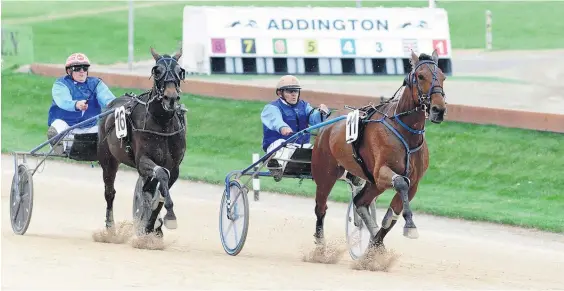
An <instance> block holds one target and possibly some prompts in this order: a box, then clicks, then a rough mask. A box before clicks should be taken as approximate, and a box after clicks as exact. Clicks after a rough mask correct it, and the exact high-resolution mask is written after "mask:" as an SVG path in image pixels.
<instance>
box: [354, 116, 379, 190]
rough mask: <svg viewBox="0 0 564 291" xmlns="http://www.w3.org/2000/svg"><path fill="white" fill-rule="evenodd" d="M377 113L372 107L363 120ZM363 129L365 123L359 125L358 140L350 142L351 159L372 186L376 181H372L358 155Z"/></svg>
mask: <svg viewBox="0 0 564 291" xmlns="http://www.w3.org/2000/svg"><path fill="white" fill-rule="evenodd" d="M377 111H378V110H377V109H375V108H374V107H370V108H369V109H368V111H367V114H366V117H365V118H367V119H369V118H370V117H372V115H374V114H375V113H376V112H377ZM365 127H366V123H365V122H361V123H360V124H359V129H358V138H357V139H356V140H355V141H353V142H352V152H353V158H354V159H355V160H356V162H357V163H358V165H359V166H360V168H361V169H362V172H363V173H364V175H365V176H366V177H367V178H368V181H369V182H370V183H372V184H376V181H375V180H374V176H373V175H372V173H371V172H370V170H368V167H366V163H365V162H364V160H363V159H362V156H361V155H360V141H362V138H363V136H364V129H365Z"/></svg>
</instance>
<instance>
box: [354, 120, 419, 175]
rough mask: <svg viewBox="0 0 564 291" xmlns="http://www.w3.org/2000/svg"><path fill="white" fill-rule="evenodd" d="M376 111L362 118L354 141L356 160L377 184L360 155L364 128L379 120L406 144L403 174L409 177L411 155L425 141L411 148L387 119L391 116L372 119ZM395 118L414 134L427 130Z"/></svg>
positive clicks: (365, 173)
mask: <svg viewBox="0 0 564 291" xmlns="http://www.w3.org/2000/svg"><path fill="white" fill-rule="evenodd" d="M376 112H378V110H371V109H369V111H368V112H367V115H366V117H365V119H364V120H362V122H361V123H360V125H359V127H360V128H359V130H358V138H357V139H356V140H355V141H354V142H352V152H353V158H354V159H355V160H356V162H357V163H358V164H359V166H360V167H361V168H362V172H364V175H366V177H367V178H368V181H369V182H371V183H372V184H375V180H374V176H373V175H372V173H371V172H370V170H368V168H367V166H366V163H365V162H364V160H363V159H362V156H361V155H360V152H359V148H360V141H362V138H363V136H364V130H365V127H366V124H367V123H372V122H378V123H382V124H384V126H386V128H387V129H388V130H390V131H391V132H392V133H393V134H394V135H395V136H396V137H397V138H398V139H399V140H400V142H401V143H402V145H403V146H404V148H405V151H406V153H405V170H404V172H403V176H405V177H407V176H408V175H409V172H410V167H409V164H410V160H411V155H412V154H413V153H416V152H417V151H419V150H420V149H421V148H422V147H423V143H424V141H422V142H421V144H420V145H419V146H417V147H415V148H412V149H410V148H409V145H408V144H407V142H406V141H405V138H404V137H403V136H402V135H401V133H399V131H397V130H396V129H395V128H394V127H393V126H392V125H391V124H390V123H389V122H387V121H386V117H387V118H390V117H388V116H386V115H385V116H384V117H382V118H380V119H376V120H370V117H372V115H374V114H375V113H376ZM390 119H391V118H390ZM395 120H397V121H399V123H400V125H402V126H403V127H405V128H407V129H408V130H409V131H410V132H412V133H414V134H423V132H425V131H424V130H414V129H412V128H410V127H409V126H407V125H406V124H405V123H403V122H401V121H400V119H399V118H395Z"/></svg>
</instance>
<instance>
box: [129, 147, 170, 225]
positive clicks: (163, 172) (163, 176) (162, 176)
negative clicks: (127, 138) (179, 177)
mask: <svg viewBox="0 0 564 291" xmlns="http://www.w3.org/2000/svg"><path fill="white" fill-rule="evenodd" d="M138 171H139V174H140V175H142V176H146V177H153V178H155V179H157V180H158V181H159V183H160V189H161V195H163V197H164V199H165V203H164V207H165V208H166V211H167V213H166V215H165V217H164V223H165V226H166V228H168V229H175V228H177V224H176V215H175V214H174V210H173V207H174V204H173V202H172V199H171V198H170V192H169V188H168V183H169V180H170V177H171V173H170V172H169V171H168V170H167V169H165V168H163V167H161V166H158V165H157V164H155V162H153V161H152V160H151V159H149V158H148V157H147V156H142V157H141V158H140V159H139V168H138Z"/></svg>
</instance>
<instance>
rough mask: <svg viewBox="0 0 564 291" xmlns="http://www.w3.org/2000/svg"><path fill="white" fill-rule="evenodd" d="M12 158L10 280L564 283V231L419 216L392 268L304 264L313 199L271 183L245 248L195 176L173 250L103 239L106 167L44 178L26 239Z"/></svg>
mask: <svg viewBox="0 0 564 291" xmlns="http://www.w3.org/2000/svg"><path fill="white" fill-rule="evenodd" d="M2 163H3V166H2V210H3V214H2V218H3V220H2V279H3V280H2V289H15V288H17V289H22V288H24V289H39V288H41V289H50V288H57V289H61V288H64V289H72V288H78V289H86V288H89V289H100V288H111V289H126V288H127V289H129V288H134V287H135V288H143V289H148V288H159V289H161V288H166V289H172V288H175V289H180V288H182V289H373V288H379V289H381V288H386V289H392V288H395V289H398V288H399V289H404V288H408V287H411V288H414V287H415V288H417V289H422V288H425V289H431V288H432V289H447V288H448V289H453V288H455V289H470V288H472V289H485V288H488V289H491V288H496V289H525V288H533V289H548V288H552V289H555V288H563V287H564V278H562V270H561V268H562V266H563V265H564V236H563V235H556V234H549V233H541V232H535V231H527V230H521V229H517V228H508V227H502V226H497V225H490V224H478V223H471V222H461V221H458V220H450V219H439V218H435V217H430V216H426V215H422V214H418V213H416V214H415V217H414V219H415V222H416V224H417V225H418V227H419V231H420V235H421V236H420V238H419V239H418V240H408V239H407V238H404V237H403V236H402V234H401V233H402V231H401V230H402V229H401V228H402V226H403V223H404V221H403V219H400V220H399V222H398V225H396V228H395V229H394V230H393V231H392V232H391V233H390V234H389V235H388V238H387V246H388V248H389V249H393V250H394V251H395V252H397V253H400V254H401V257H400V258H399V260H398V262H397V264H396V265H395V266H394V267H392V268H391V270H390V271H389V272H371V271H356V270H353V269H352V268H351V265H352V260H351V259H350V257H349V256H348V253H344V254H343V256H342V259H341V261H340V262H339V263H337V264H335V265H325V264H315V263H306V262H302V255H303V254H304V253H305V252H308V251H310V250H311V249H312V248H313V238H312V234H313V230H314V224H315V221H314V214H313V205H314V201H313V199H303V198H295V197H286V196H281V195H276V194H269V193H264V192H263V193H262V196H261V197H262V200H261V201H260V202H254V201H251V202H250V207H251V219H250V231H249V236H248V239H247V244H246V245H245V248H244V249H243V251H242V252H241V253H240V254H239V255H238V256H237V257H230V256H228V255H227V254H225V253H224V252H223V249H222V247H221V243H220V240H219V234H218V209H219V202H220V197H221V192H222V188H221V187H218V186H211V185H206V184H199V183H188V182H186V181H180V182H179V183H178V184H176V185H175V186H174V187H173V188H172V195H173V199H174V202H175V209H176V213H177V215H178V222H179V228H178V229H177V230H174V231H169V230H165V243H166V244H167V247H166V248H165V250H164V251H150V250H140V249H136V248H133V247H132V246H131V244H129V243H126V244H121V245H118V244H102V243H96V242H94V241H93V240H92V233H93V232H94V231H96V230H99V229H101V228H102V227H103V225H104V215H105V201H104V197H103V184H102V180H101V173H102V171H101V168H99V167H98V166H95V167H94V168H90V167H88V166H82V165H69V164H63V163H57V162H55V161H48V163H47V166H46V167H45V169H44V171H43V172H42V173H36V175H35V176H34V187H35V195H36V196H35V203H34V205H35V207H34V209H33V217H32V222H31V225H30V227H29V229H28V232H27V233H26V234H25V235H24V236H16V235H14V234H13V233H12V230H11V227H10V223H9V210H8V209H9V189H10V183H11V179H12V174H13V168H12V166H11V165H12V159H11V157H9V156H3V157H2ZM30 164H31V165H32V166H33V165H35V163H34V162H33V161H32V162H31V163H30ZM78 173H80V174H79V175H77V174H78ZM65 176H66V177H65ZM118 179H119V180H120V182H118V183H117V184H116V190H117V197H116V201H115V211H114V212H115V219H116V221H122V220H130V219H131V204H132V192H133V186H134V184H135V180H136V173H134V172H125V171H120V173H119V174H118ZM414 203H417V201H415V202H414ZM380 206H381V205H380ZM345 213H346V205H343V204H335V203H331V204H329V212H328V215H327V217H326V225H327V227H326V235H327V236H328V238H329V239H344V217H345ZM382 214H383V211H382V210H380V211H379V213H378V219H381V217H382ZM227 276H232V279H227Z"/></svg>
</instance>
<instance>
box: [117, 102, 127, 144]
mask: <svg viewBox="0 0 564 291" xmlns="http://www.w3.org/2000/svg"><path fill="white" fill-rule="evenodd" d="M114 122H115V127H116V136H117V137H118V138H123V137H126V136H127V123H126V121H125V107H124V106H120V107H118V108H116V110H115V111H114Z"/></svg>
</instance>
